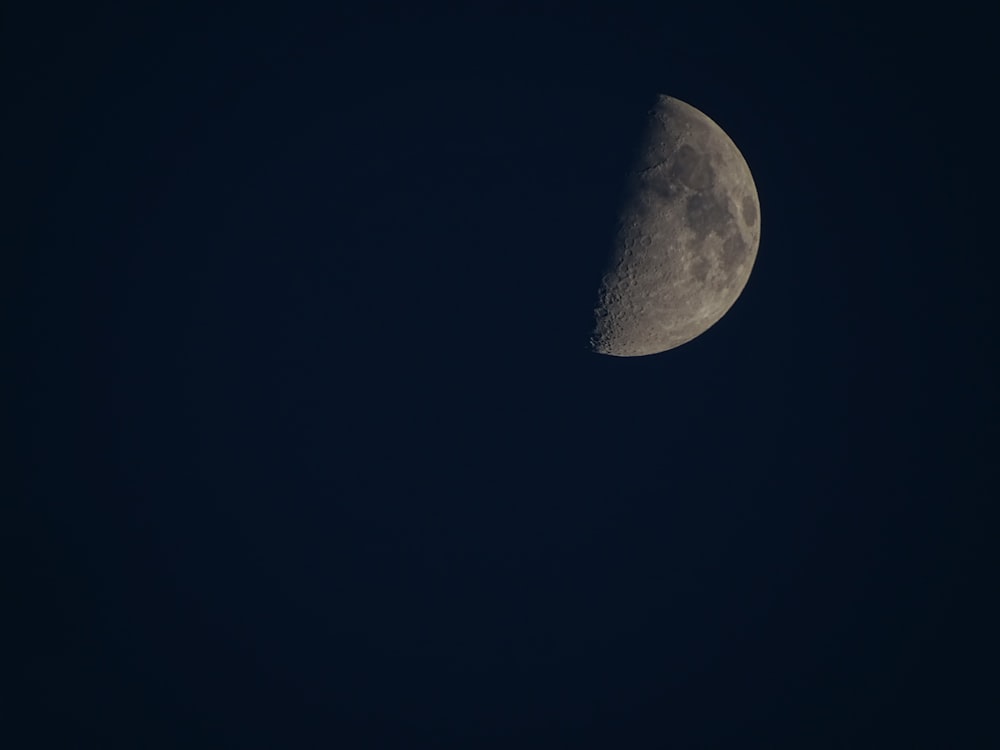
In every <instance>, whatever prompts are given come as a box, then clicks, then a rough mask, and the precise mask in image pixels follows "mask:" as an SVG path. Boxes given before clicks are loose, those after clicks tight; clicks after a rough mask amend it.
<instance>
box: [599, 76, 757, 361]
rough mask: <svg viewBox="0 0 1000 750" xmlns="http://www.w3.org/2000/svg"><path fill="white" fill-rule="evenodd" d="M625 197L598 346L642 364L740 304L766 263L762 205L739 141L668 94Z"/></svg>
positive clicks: (653, 118) (605, 284)
mask: <svg viewBox="0 0 1000 750" xmlns="http://www.w3.org/2000/svg"><path fill="white" fill-rule="evenodd" d="M625 195H626V199H625V201H624V203H623V208H622V211H621V214H620V215H619V230H618V233H617V235H616V238H615V242H614V247H613V252H612V254H611V261H610V263H609V264H608V267H607V269H606V271H605V273H604V276H603V278H602V280H601V285H600V291H599V294H598V304H597V307H596V309H595V313H594V317H595V327H594V331H593V334H592V336H591V339H590V345H591V348H592V350H593V351H595V352H597V353H599V354H608V355H612V356H617V357H640V356H644V355H647V354H658V353H660V352H665V351H667V350H668V349H673V348H675V347H678V346H680V345H681V344H684V343H687V342H688V341H691V340H692V339H694V338H696V337H697V336H700V335H701V334H703V333H704V332H705V331H707V330H708V329H709V328H711V327H712V326H713V325H715V324H716V323H717V322H718V321H719V320H720V319H721V318H722V316H723V315H725V314H726V312H727V311H728V310H729V309H730V308H731V307H732V306H733V303H734V302H735V301H736V299H737V297H739V296H740V294H741V293H742V291H743V289H744V287H745V286H746V283H747V280H748V279H749V277H750V271H751V269H752V268H753V265H754V261H755V260H756V257H757V246H758V245H759V243H760V202H759V200H758V198H757V187H756V185H755V184H754V181H753V177H752V176H751V175H750V168H749V167H748V166H747V163H746V160H745V159H744V158H743V155H742V154H741V153H740V151H739V149H737V148H736V144H734V143H733V141H732V140H731V139H730V138H729V136H728V135H726V133H725V132H723V130H722V128H720V127H719V126H718V125H717V124H716V123H715V122H713V121H712V120H711V119H709V118H708V116H707V115H705V114H704V113H703V112H701V111H699V110H697V109H695V108H694V107H692V106H691V105H690V104H686V103H684V102H682V101H680V100H678V99H674V98H673V97H669V96H659V97H658V99H657V101H656V104H655V105H654V106H653V108H652V109H651V110H650V112H649V124H648V126H647V127H646V131H645V135H644V137H643V142H642V146H641V149H640V151H639V156H638V158H637V159H636V160H635V163H634V166H633V168H632V170H631V172H630V174H629V176H628V180H627V182H626V193H625Z"/></svg>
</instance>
